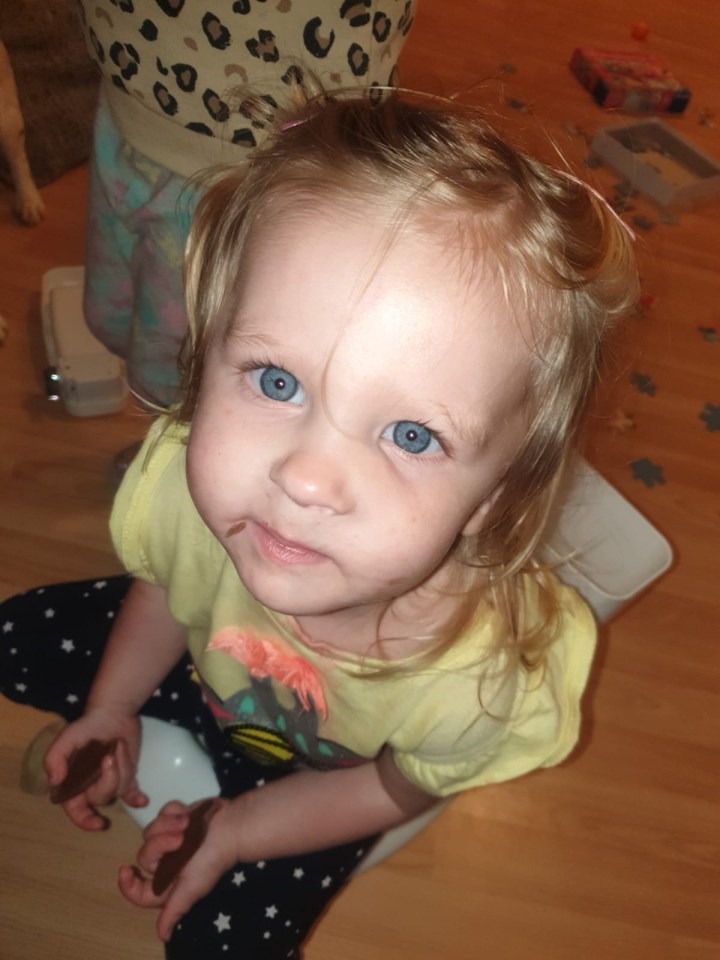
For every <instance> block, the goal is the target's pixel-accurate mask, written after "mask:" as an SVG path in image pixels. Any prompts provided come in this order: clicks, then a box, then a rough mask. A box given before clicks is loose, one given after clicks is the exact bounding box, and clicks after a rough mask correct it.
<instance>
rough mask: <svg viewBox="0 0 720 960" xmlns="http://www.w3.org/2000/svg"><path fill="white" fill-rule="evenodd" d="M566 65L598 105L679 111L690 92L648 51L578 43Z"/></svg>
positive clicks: (637, 110)
mask: <svg viewBox="0 0 720 960" xmlns="http://www.w3.org/2000/svg"><path fill="white" fill-rule="evenodd" d="M570 69H571V70H572V72H573V73H574V74H575V76H576V77H577V78H578V80H579V81H580V83H581V84H582V85H583V86H584V87H585V88H586V89H587V90H589V91H590V93H591V94H592V96H593V98H594V99H595V101H596V102H597V103H599V104H600V106H601V107H606V108H607V109H614V110H622V111H623V112H624V113H648V112H652V111H665V112H667V113H682V112H683V110H684V109H685V107H686V106H687V105H688V103H689V102H690V97H691V96H692V94H691V93H690V91H689V90H688V89H687V87H683V86H682V84H681V83H679V82H678V81H677V80H676V79H675V77H674V76H673V75H672V74H671V73H670V71H669V70H667V69H666V68H665V67H664V66H663V64H662V63H661V62H660V60H658V59H657V57H653V56H651V55H650V54H643V53H635V52H630V53H622V52H618V51H611V50H597V49H595V48H593V47H578V48H577V49H576V50H575V51H574V53H573V55H572V59H571V60H570Z"/></svg>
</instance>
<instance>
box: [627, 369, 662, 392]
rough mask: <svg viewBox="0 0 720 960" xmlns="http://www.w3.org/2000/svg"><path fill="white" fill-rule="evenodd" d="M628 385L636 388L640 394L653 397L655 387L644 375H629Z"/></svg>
mask: <svg viewBox="0 0 720 960" xmlns="http://www.w3.org/2000/svg"><path fill="white" fill-rule="evenodd" d="M630 383H632V384H633V385H634V386H636V387H637V388H638V390H639V391H640V393H646V394H647V395H648V396H649V397H654V396H655V391H656V390H657V387H656V386H655V384H654V383H653V382H652V380H651V379H650V377H649V376H648V375H647V374H646V373H632V374H630Z"/></svg>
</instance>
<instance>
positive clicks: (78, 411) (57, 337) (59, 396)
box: [41, 267, 128, 417]
mask: <svg viewBox="0 0 720 960" xmlns="http://www.w3.org/2000/svg"><path fill="white" fill-rule="evenodd" d="M84 276H85V270H84V268H83V267H55V268H54V269H52V270H48V271H47V273H45V274H44V275H43V278H42V290H41V312H42V329H43V337H44V340H45V350H46V353H47V358H48V368H47V370H46V371H45V379H46V389H47V395H48V399H50V400H62V402H63V404H64V406H65V409H66V410H67V412H68V413H70V414H72V416H74V417H95V416H100V415H102V414H109V413H117V412H118V411H119V410H122V408H123V407H124V406H125V401H126V400H127V395H128V388H127V382H126V380H125V371H124V366H123V363H122V361H121V360H119V359H118V358H117V357H116V356H114V355H113V354H112V353H110V351H109V350H108V349H107V348H106V347H105V346H104V345H103V344H102V343H100V341H99V340H98V339H97V337H94V336H93V334H92V333H91V332H90V330H89V329H88V327H87V324H86V323H85V318H84V316H83V304H82V299H83V281H84Z"/></svg>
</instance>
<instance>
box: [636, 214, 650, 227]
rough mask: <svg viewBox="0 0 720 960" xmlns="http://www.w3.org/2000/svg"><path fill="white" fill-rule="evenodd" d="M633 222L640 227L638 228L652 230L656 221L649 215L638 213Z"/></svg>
mask: <svg viewBox="0 0 720 960" xmlns="http://www.w3.org/2000/svg"><path fill="white" fill-rule="evenodd" d="M633 224H634V225H635V226H636V227H637V228H638V230H652V228H653V227H654V226H655V221H654V220H651V219H650V218H649V217H643V216H640V214H638V215H637V216H635V217H633Z"/></svg>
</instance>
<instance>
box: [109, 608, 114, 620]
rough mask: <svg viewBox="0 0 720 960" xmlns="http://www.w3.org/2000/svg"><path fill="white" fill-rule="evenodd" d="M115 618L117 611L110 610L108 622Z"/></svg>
mask: <svg viewBox="0 0 720 960" xmlns="http://www.w3.org/2000/svg"><path fill="white" fill-rule="evenodd" d="M114 618H115V611H114V610H108V620H113V619H114Z"/></svg>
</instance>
